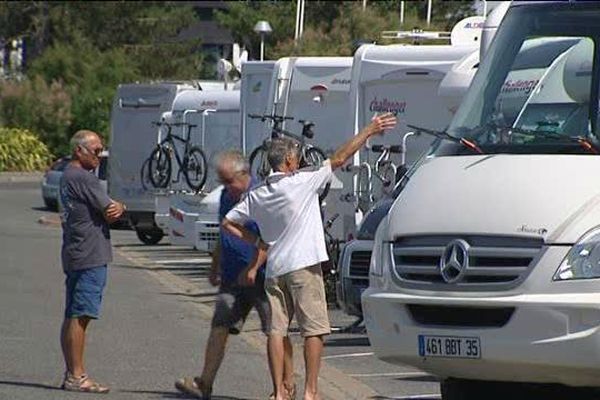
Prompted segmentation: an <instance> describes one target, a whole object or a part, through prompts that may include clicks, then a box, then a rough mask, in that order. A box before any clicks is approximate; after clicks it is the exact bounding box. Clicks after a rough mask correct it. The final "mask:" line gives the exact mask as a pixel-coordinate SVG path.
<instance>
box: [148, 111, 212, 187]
mask: <svg viewBox="0 0 600 400" xmlns="http://www.w3.org/2000/svg"><path fill="white" fill-rule="evenodd" d="M153 124H154V125H156V126H158V127H159V133H158V144H157V146H156V147H155V148H154V150H152V153H150V156H149V157H148V159H147V160H146V161H145V162H144V164H143V165H142V170H141V175H142V184H144V183H145V182H146V179H145V178H146V177H145V174H147V180H148V182H149V183H151V184H152V186H154V187H155V188H167V187H168V186H169V184H170V183H171V182H179V181H180V178H181V175H182V174H183V177H184V178H185V181H186V182H187V184H188V186H189V187H190V188H191V189H193V190H194V191H196V192H198V191H200V190H201V189H202V187H203V186H204V183H205V182H206V176H207V172H208V171H207V163H206V156H205V155H204V152H203V151H202V149H201V148H200V147H199V146H195V145H192V144H191V143H190V136H191V135H190V134H191V131H192V128H194V127H196V125H193V124H189V123H175V124H169V123H166V122H153ZM162 126H166V127H167V135H166V137H165V138H164V139H162V140H160V128H161V127H162ZM177 126H187V136H186V137H181V136H178V135H175V134H174V133H172V128H173V127H177ZM176 142H181V143H183V144H184V147H183V151H182V153H181V154H180V150H178V148H177V146H176ZM173 156H175V162H176V163H177V166H178V167H179V169H178V171H177V178H176V179H175V180H174V181H172V180H171V179H172V177H171V175H172V162H173V161H172V157H173Z"/></svg>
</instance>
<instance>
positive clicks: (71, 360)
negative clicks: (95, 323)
mask: <svg viewBox="0 0 600 400" xmlns="http://www.w3.org/2000/svg"><path fill="white" fill-rule="evenodd" d="M89 322H90V319H89V318H87V317H81V318H65V319H64V321H63V324H62V328H61V334H60V344H61V347H62V351H63V357H64V359H65V365H66V367H67V371H68V372H69V373H70V374H71V375H73V376H77V377H79V376H81V375H83V374H85V367H84V365H83V353H84V350H85V331H86V329H87V326H88V324H89Z"/></svg>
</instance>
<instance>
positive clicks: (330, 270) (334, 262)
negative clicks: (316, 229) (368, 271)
mask: <svg viewBox="0 0 600 400" xmlns="http://www.w3.org/2000/svg"><path fill="white" fill-rule="evenodd" d="M339 216H340V214H334V215H333V216H332V217H331V218H329V219H328V220H327V221H325V222H324V223H323V229H324V232H325V247H326V248H327V255H328V256H329V260H328V261H325V262H323V263H322V264H321V270H322V272H323V284H324V285H325V297H326V298H327V306H328V307H331V308H332V307H337V292H336V286H337V281H338V279H339V273H338V260H339V257H340V244H341V241H340V240H339V239H336V238H334V237H333V235H332V234H331V233H330V230H331V227H332V226H333V223H334V222H335V220H336V219H337V218H338V217H339Z"/></svg>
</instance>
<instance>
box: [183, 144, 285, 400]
mask: <svg viewBox="0 0 600 400" xmlns="http://www.w3.org/2000/svg"><path fill="white" fill-rule="evenodd" d="M216 168H217V174H218V176H219V180H220V182H221V183H222V184H223V186H224V189H223V191H222V192H221V199H220V203H219V220H222V219H223V218H224V217H225V215H226V214H227V213H228V212H229V210H231V209H232V208H233V206H235V205H236V204H237V203H238V201H239V200H240V198H241V197H242V196H243V195H244V194H245V193H246V192H247V191H248V190H249V189H250V188H251V187H253V186H255V185H256V184H258V182H257V181H256V180H255V179H254V178H252V176H251V175H250V168H249V165H248V162H247V161H246V160H245V158H244V157H243V155H242V154H241V153H240V152H239V151H226V152H223V153H221V154H219V156H218V158H217V162H216ZM245 227H246V228H247V229H248V230H250V231H252V232H255V233H256V234H258V226H257V225H256V224H255V223H254V222H252V221H248V222H247V223H246V225H245ZM264 263H265V259H263V258H258V257H257V252H256V246H254V245H253V244H250V243H247V242H245V241H243V240H241V239H239V238H237V237H235V236H233V235H231V234H229V233H228V232H225V231H223V230H221V231H220V235H219V243H218V246H217V249H216V250H215V251H214V253H213V260H212V266H211V271H210V275H209V281H210V283H211V284H212V285H213V286H218V285H220V288H219V294H218V296H217V301H216V306H215V313H214V316H213V319H212V327H211V331H210V336H209V338H208V342H207V343H206V352H205V358H204V367H203V370H202V374H201V375H200V376H197V377H195V378H183V379H179V380H177V381H176V382H175V387H176V388H177V389H178V390H180V391H182V392H184V393H186V394H189V395H192V396H195V397H198V398H210V395H211V392H212V385H213V382H214V380H215V377H216V374H217V371H218V370H219V367H220V365H221V361H222V360H223V356H224V353H225V345H226V343H227V338H228V336H229V335H230V334H233V335H237V334H239V333H240V332H241V330H242V326H243V325H244V322H245V320H246V318H247V316H248V314H249V312H250V311H251V309H252V308H255V309H256V311H257V312H258V315H259V317H260V320H261V326H262V331H263V332H264V333H265V334H267V333H268V332H269V330H270V324H271V309H270V306H269V302H268V300H267V297H266V293H265V289H264ZM254 266H257V267H259V268H254ZM249 269H252V270H254V271H256V274H254V275H252V276H251V277H250V278H249V279H244V281H242V280H241V279H240V277H245V276H246V275H247V274H246V271H247V270H249ZM291 352H292V347H291V342H289V340H288V341H287V342H286V354H285V360H286V362H285V365H284V371H283V374H284V375H285V379H284V381H285V383H286V385H287V387H288V388H289V392H290V394H293V393H294V392H295V389H294V375H293V373H294V371H293V365H292V353H291Z"/></svg>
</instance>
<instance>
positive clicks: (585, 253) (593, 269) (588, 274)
mask: <svg viewBox="0 0 600 400" xmlns="http://www.w3.org/2000/svg"><path fill="white" fill-rule="evenodd" d="M593 278H600V229H599V228H596V229H594V230H592V231H590V232H589V233H587V234H585V235H584V236H583V238H581V239H580V240H579V242H577V244H575V245H574V246H573V247H572V248H571V250H570V251H569V253H568V254H567V256H566V257H565V259H564V260H563V262H562V263H561V265H560V267H559V268H558V270H557V271H556V273H555V274H554V280H555V281H566V280H571V279H593Z"/></svg>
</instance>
